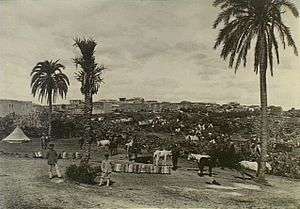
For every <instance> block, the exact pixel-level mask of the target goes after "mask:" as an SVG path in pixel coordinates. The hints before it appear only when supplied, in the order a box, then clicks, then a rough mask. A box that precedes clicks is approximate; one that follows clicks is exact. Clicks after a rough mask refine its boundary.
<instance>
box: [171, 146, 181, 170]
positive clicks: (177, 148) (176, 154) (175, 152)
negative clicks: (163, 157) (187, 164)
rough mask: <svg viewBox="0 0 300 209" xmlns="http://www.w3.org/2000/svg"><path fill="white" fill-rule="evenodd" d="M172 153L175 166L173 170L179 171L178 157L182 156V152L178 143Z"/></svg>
mask: <svg viewBox="0 0 300 209" xmlns="http://www.w3.org/2000/svg"><path fill="white" fill-rule="evenodd" d="M171 152H172V164H173V167H172V170H177V168H178V166H177V164H178V157H179V155H180V150H179V147H178V144H177V143H176V144H175V145H174V146H173V148H172V150H171Z"/></svg>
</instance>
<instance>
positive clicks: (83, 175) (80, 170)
mask: <svg viewBox="0 0 300 209" xmlns="http://www.w3.org/2000/svg"><path fill="white" fill-rule="evenodd" d="M100 172H101V168H100V167H91V166H90V165H84V166H82V165H79V166H77V165H71V166H69V167H68V168H67V170H66V177H67V178H68V179H70V180H72V181H76V182H79V183H84V184H95V183H96V182H95V178H96V177H97V175H98V173H100Z"/></svg>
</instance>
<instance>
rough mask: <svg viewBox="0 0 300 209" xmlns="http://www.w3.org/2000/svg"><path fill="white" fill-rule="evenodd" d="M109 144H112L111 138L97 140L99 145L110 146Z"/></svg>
mask: <svg viewBox="0 0 300 209" xmlns="http://www.w3.org/2000/svg"><path fill="white" fill-rule="evenodd" d="M109 145H110V141H109V140H98V141H97V146H98V147H105V146H109Z"/></svg>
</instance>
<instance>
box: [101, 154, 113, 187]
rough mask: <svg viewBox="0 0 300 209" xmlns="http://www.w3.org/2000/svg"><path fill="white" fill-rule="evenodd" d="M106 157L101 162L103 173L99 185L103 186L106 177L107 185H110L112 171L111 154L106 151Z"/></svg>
mask: <svg viewBox="0 0 300 209" xmlns="http://www.w3.org/2000/svg"><path fill="white" fill-rule="evenodd" d="M104 157H105V159H104V160H102V163H101V172H102V174H101V179H100V182H99V186H102V183H103V181H104V179H105V180H106V186H109V183H110V176H111V172H112V163H111V161H110V160H109V154H108V153H105V155H104Z"/></svg>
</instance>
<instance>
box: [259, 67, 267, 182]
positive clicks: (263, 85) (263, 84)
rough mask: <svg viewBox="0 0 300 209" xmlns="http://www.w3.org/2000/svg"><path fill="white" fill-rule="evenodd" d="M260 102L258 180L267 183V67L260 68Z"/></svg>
mask: <svg viewBox="0 0 300 209" xmlns="http://www.w3.org/2000/svg"><path fill="white" fill-rule="evenodd" d="M260 102H261V133H260V135H261V136H260V140H261V153H260V157H259V159H258V162H257V163H258V170H257V177H258V180H260V181H262V182H264V181H265V172H266V161H267V144H268V138H269V135H268V112H267V111H268V110H267V107H268V103H267V79H266V67H265V66H263V67H262V68H260Z"/></svg>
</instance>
